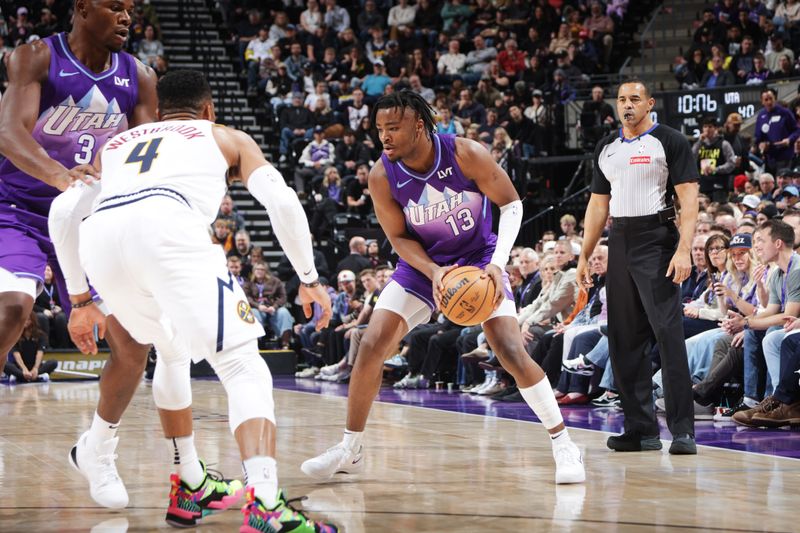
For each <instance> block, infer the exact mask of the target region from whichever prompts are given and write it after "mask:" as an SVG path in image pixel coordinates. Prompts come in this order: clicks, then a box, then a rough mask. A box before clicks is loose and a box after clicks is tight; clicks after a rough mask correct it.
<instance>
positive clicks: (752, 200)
mask: <svg viewBox="0 0 800 533" xmlns="http://www.w3.org/2000/svg"><path fill="white" fill-rule="evenodd" d="M741 203H742V205H743V206H744V207H746V208H747V209H748V210H753V211H755V210H756V209H757V208H758V204H760V203H761V199H760V198H759V197H758V196H756V195H755V194H747V195H745V197H744V198H742V202H741Z"/></svg>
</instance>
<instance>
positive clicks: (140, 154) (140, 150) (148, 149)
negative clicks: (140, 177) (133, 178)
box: [125, 137, 163, 174]
mask: <svg viewBox="0 0 800 533" xmlns="http://www.w3.org/2000/svg"><path fill="white" fill-rule="evenodd" d="M162 138H163V137H156V138H154V139H150V140H149V141H145V142H140V143H139V144H137V145H136V146H134V147H133V150H131V153H130V155H129V156H128V159H126V160H125V164H129V163H130V164H135V163H139V174H144V173H145V172H148V171H149V170H150V167H151V166H152V165H153V161H155V160H156V158H158V145H160V144H161V139H162Z"/></svg>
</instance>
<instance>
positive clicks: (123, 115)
mask: <svg viewBox="0 0 800 533" xmlns="http://www.w3.org/2000/svg"><path fill="white" fill-rule="evenodd" d="M132 11H133V0H76V2H75V12H74V19H73V28H72V30H71V31H70V32H69V33H68V34H66V33H59V34H56V35H53V36H51V37H48V38H46V39H42V40H41V41H36V42H34V43H31V44H28V45H23V46H20V47H19V48H17V49H16V50H15V51H14V53H13V54H12V55H11V58H10V59H9V62H8V76H9V86H8V90H7V91H6V93H5V94H4V96H3V102H2V107H0V153H1V154H2V155H3V156H4V157H5V159H2V160H0V359H2V360H3V361H4V360H5V357H6V355H7V353H8V351H9V350H10V349H11V346H13V345H14V343H15V342H16V341H17V338H18V337H19V334H20V332H21V331H22V327H23V325H24V323H25V317H27V316H28V315H29V314H30V311H31V309H32V307H33V302H34V299H35V297H36V295H37V293H38V291H40V290H41V287H42V283H43V277H44V269H45V265H46V264H49V265H50V266H51V268H52V269H53V274H54V278H55V280H56V287H57V290H58V293H59V295H60V296H61V303H62V305H63V307H64V308H65V309H66V310H67V312H70V307H72V309H71V315H70V331H71V333H72V332H75V331H78V332H79V331H80V330H81V329H82V328H83V329H86V328H90V327H91V324H93V323H94V322H93V321H92V320H91V316H92V314H93V313H95V312H97V308H96V307H95V306H91V305H89V304H90V303H91V301H92V295H91V293H90V292H89V287H88V286H86V287H85V288H86V290H85V292H84V293H82V294H77V295H72V296H70V295H69V294H68V293H67V292H66V286H65V283H64V279H63V276H62V274H61V270H60V269H59V267H58V263H57V261H56V255H55V249H54V248H53V245H52V243H51V241H50V236H49V233H48V229H47V217H48V212H49V210H50V204H51V203H52V201H53V199H54V198H55V197H56V196H57V195H58V194H59V193H60V191H63V190H64V189H66V188H67V187H68V186H69V185H70V184H71V183H72V182H73V181H75V180H89V178H87V177H86V176H87V175H89V176H93V177H99V176H98V173H97V171H96V170H95V168H94V167H93V166H91V163H92V161H93V159H94V155H95V153H96V152H97V151H99V150H100V148H101V147H102V146H103V144H104V143H105V141H106V140H108V139H109V138H111V137H112V136H114V135H116V134H117V133H119V132H121V131H124V130H127V129H128V128H129V127H133V126H136V125H138V124H143V123H149V122H155V121H156V103H157V102H156V90H155V87H156V76H155V74H154V72H153V71H152V69H150V68H149V67H146V66H144V65H143V64H142V63H141V62H139V61H138V60H136V59H135V58H134V57H133V56H131V55H129V54H127V53H125V52H122V51H121V50H122V48H123V45H124V44H125V40H126V39H127V36H128V30H129V27H130V24H131V13H132ZM84 283H85V282H84ZM70 304H71V305H70ZM101 333H102V332H101ZM107 337H108V343H109V346H110V347H111V353H112V355H111V357H110V358H109V360H108V362H107V364H106V366H105V368H104V369H103V374H102V376H101V378H100V400H99V402H98V405H97V411H96V412H95V415H94V420H93V422H92V425H91V428H90V430H89V431H87V432H86V433H84V434H83V435H82V436H81V438H80V440H79V441H78V444H77V445H76V446H75V447H74V448H73V450H72V453H71V461H72V464H73V466H75V467H76V468H78V470H79V471H80V472H81V473H82V474H83V475H84V476H86V477H87V478H88V480H89V485H90V492H91V495H92V498H93V499H94V500H95V501H96V502H97V503H98V504H100V505H102V506H105V507H111V508H120V507H125V506H126V505H127V503H128V494H127V491H126V490H125V486H124V484H123V483H122V480H121V479H120V478H119V475H118V474H117V469H116V466H115V464H114V460H113V457H115V456H114V450H115V448H116V445H117V441H118V439H117V438H116V431H117V427H118V425H119V421H120V418H121V417H122V413H123V412H124V411H125V409H126V408H127V406H128V404H129V403H130V400H131V398H132V397H133V394H134V392H135V391H136V387H137V386H138V384H139V382H140V380H141V376H142V372H143V370H144V366H145V363H146V361H147V352H148V346H144V345H141V344H139V343H137V342H136V341H135V340H134V339H133V338H131V336H130V335H129V334H128V332H127V331H125V329H124V328H123V327H122V326H121V325H120V324H119V322H117V321H116V320H115V319H114V317H113V316H110V317H108V321H107ZM160 414H161V415H162V418H163V417H164V416H167V422H168V425H169V426H171V428H172V429H175V430H176V431H175V432H174V433H175V434H174V435H170V434H169V433H170V431H168V432H167V433H168V434H167V436H169V437H185V439H184V441H182V442H181V443H180V445H181V449H182V451H183V454H184V455H191V454H192V452H194V444H193V442H192V441H191V435H192V429H191V428H192V418H191V410H190V409H187V410H183V411H174V412H167V413H160ZM165 427H166V426H165ZM178 440H180V439H178ZM187 440H188V442H187ZM176 442H177V441H176ZM177 447H178V445H177V444H176V454H177V452H178V450H177ZM194 454H195V455H194V457H195V458H196V452H194ZM184 470H191V471H192V472H194V475H195V477H198V476H199V477H200V479H201V480H203V477H202V476H203V475H204V474H205V472H204V470H203V468H202V466H201V465H200V463H199V462H198V461H195V463H194V464H193V465H192V466H191V467H189V466H187V467H186V468H184V467H183V465H181V468H180V471H181V476H182V477H185V475H184ZM198 471H199V473H198ZM220 490H222V491H226V490H227V486H226V485H225V484H224V483H223V484H220ZM215 492H217V491H215Z"/></svg>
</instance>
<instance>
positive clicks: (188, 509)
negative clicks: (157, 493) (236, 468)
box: [166, 461, 244, 527]
mask: <svg viewBox="0 0 800 533" xmlns="http://www.w3.org/2000/svg"><path fill="white" fill-rule="evenodd" d="M200 464H201V465H203V472H205V474H206V477H205V479H204V480H203V482H202V483H201V484H200V486H199V487H197V488H196V489H192V488H190V487H189V485H187V484H186V483H184V482H183V481H182V480H181V477H180V476H179V475H178V474H171V475H170V476H169V480H170V483H171V484H172V489H171V490H170V491H169V508H168V509H167V517H166V521H167V523H168V524H169V525H171V526H175V527H190V526H194V525H196V524H197V522H198V521H199V520H200V519H202V518H204V517H206V516H208V515H210V514H211V513H213V512H216V511H224V510H225V509H228V508H229V507H231V506H232V505H234V504H235V503H236V502H238V501H239V500H240V499H241V497H242V494H243V493H244V486H243V485H242V482H241V481H239V480H237V479H223V478H222V475H221V474H220V473H219V472H215V471H213V470H208V469H207V468H206V465H205V463H203V461H200Z"/></svg>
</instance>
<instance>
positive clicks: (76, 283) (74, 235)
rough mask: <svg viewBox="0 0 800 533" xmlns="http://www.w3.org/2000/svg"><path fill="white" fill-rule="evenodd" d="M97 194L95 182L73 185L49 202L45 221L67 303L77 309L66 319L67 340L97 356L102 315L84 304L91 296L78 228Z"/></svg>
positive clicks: (90, 208) (102, 330) (94, 307)
mask: <svg viewBox="0 0 800 533" xmlns="http://www.w3.org/2000/svg"><path fill="white" fill-rule="evenodd" d="M99 193H100V183H99V182H95V183H94V184H92V185H87V184H86V183H76V184H75V185H73V186H72V187H68V188H67V190H66V191H64V192H63V193H61V194H60V195H58V196H57V197H56V198H55V200H53V204H52V205H51V206H50V215H49V216H48V219H47V225H48V228H49V231H50V239H51V240H52V241H53V246H54V247H55V249H56V256H57V257H58V264H59V266H60V267H61V271H62V272H63V273H64V280H65V281H66V284H67V292H68V293H69V299H70V303H72V304H73V306H74V305H75V304H78V305H79V307H77V308H76V307H73V309H72V313H70V316H69V324H68V327H67V329H68V330H69V336H70V338H71V339H72V342H74V343H75V346H77V347H78V349H79V350H80V351H81V352H83V353H91V354H96V353H97V343H96V342H95V338H94V327H95V326H97V327H98V334H99V336H100V338H101V339H102V338H103V337H104V336H105V315H103V313H102V312H101V311H100V310H99V309H98V308H97V307H96V306H95V305H93V304H88V303H89V302H90V301H91V300H92V295H91V293H90V292H89V284H88V283H87V281H86V273H85V272H84V271H83V267H81V263H80V255H79V246H80V239H79V231H78V228H79V226H80V224H81V221H82V220H83V219H84V218H86V217H87V216H89V215H90V214H91V212H92V204H93V203H94V200H95V198H97V195H98V194H99ZM85 304H88V305H85Z"/></svg>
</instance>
